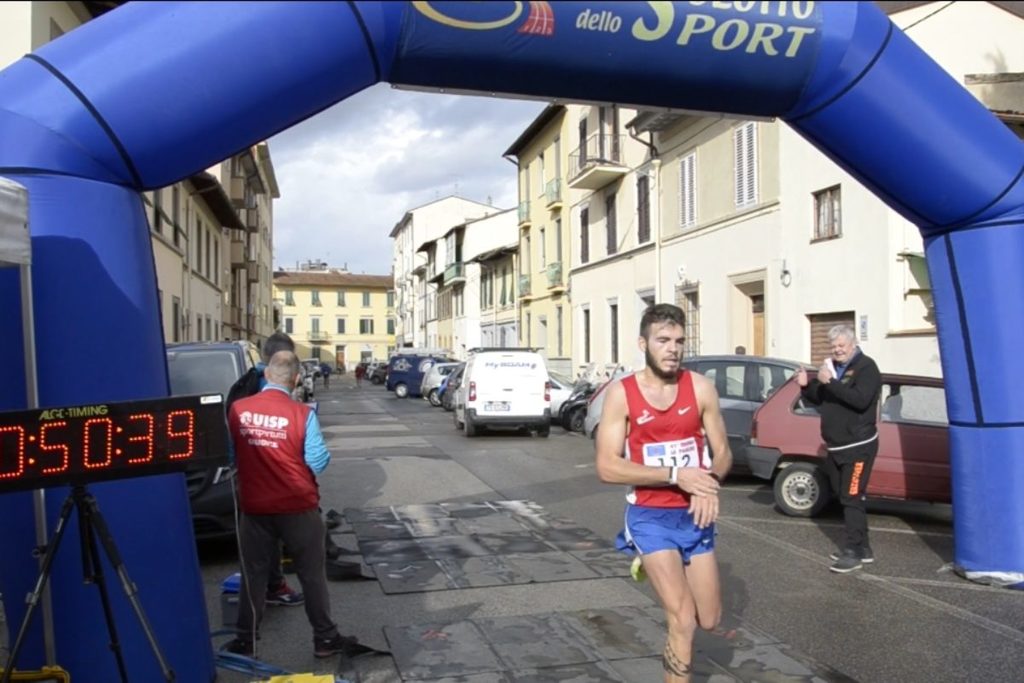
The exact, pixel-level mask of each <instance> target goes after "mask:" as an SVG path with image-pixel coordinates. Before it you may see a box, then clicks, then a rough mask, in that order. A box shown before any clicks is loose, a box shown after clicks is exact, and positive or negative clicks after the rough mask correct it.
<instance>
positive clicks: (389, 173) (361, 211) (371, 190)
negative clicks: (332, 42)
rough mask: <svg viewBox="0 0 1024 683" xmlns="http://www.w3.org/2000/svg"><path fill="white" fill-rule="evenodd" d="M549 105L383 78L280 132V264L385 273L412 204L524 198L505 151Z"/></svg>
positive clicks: (273, 148) (274, 151)
mask: <svg viewBox="0 0 1024 683" xmlns="http://www.w3.org/2000/svg"><path fill="white" fill-rule="evenodd" d="M543 108H544V103H542V102H526V101H517V100H508V99H497V98H491V97H462V96H456V95H438V94H433V93H421V92H409V91H404V90H395V89H392V88H391V86H389V85H387V84H379V85H376V86H374V87H372V88H369V89H367V90H364V91H363V92H361V93H359V94H357V95H354V96H352V97H350V98H348V99H347V100H345V101H344V102H341V103H339V104H337V105H335V106H334V107H332V108H330V109H328V110H326V111H324V112H322V113H320V114H318V115H317V116H315V117H313V118H311V119H309V120H307V121H305V122H303V123H301V124H299V125H297V126H295V127H294V128H291V129H289V130H287V131H284V132H283V133H281V134H279V135H277V136H275V137H273V138H271V140H270V154H271V157H272V159H273V162H274V170H275V173H276V174H277V180H278V185H279V186H280V188H281V198H280V199H278V200H277V202H276V203H275V207H274V267H275V268H294V267H295V264H296V262H297V261H306V260H310V259H318V258H319V259H323V260H325V261H327V262H328V263H329V264H330V265H331V266H337V267H341V266H344V265H345V264H348V269H349V270H350V271H352V272H353V273H368V274H374V275H386V274H388V273H389V272H390V271H391V239H390V238H389V237H388V235H389V234H390V232H391V230H392V228H394V226H395V223H397V222H398V221H399V220H400V219H401V218H402V216H403V215H404V214H405V212H406V211H407V210H409V209H412V208H415V207H417V206H420V205H422V204H426V203H428V202H431V201H433V200H434V199H438V198H441V197H446V196H448V195H451V194H458V195H459V196H461V197H465V198H466V199H472V200H475V201H479V202H487V201H488V198H490V200H491V202H492V204H493V205H495V206H497V207H499V208H502V209H507V208H511V207H513V206H515V204H516V169H515V166H514V165H513V164H511V163H509V162H508V161H506V160H505V159H503V158H502V156H501V155H502V153H503V152H504V151H505V150H506V149H508V148H509V146H510V145H511V144H512V143H513V142H514V141H515V139H516V138H517V137H519V135H520V133H522V132H523V130H525V129H526V127H527V126H528V125H529V124H530V122H531V121H533V119H534V118H535V117H536V116H537V114H539V113H540V112H541V110H543Z"/></svg>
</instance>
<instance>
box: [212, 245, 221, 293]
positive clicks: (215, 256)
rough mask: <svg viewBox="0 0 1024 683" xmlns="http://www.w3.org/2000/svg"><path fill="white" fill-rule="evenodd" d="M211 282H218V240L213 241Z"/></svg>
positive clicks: (216, 283) (217, 283)
mask: <svg viewBox="0 0 1024 683" xmlns="http://www.w3.org/2000/svg"><path fill="white" fill-rule="evenodd" d="M213 284H215V285H219V284H220V240H218V239H215V240H214V241H213Z"/></svg>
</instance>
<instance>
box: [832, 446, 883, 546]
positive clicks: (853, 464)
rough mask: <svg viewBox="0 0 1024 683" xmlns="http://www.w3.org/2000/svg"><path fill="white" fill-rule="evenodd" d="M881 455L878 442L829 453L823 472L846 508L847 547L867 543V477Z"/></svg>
mask: <svg viewBox="0 0 1024 683" xmlns="http://www.w3.org/2000/svg"><path fill="white" fill-rule="evenodd" d="M877 454H878V439H875V440H874V441H872V442H870V443H866V444H864V445H863V446H854V447H853V448H846V449H843V450H839V451H829V452H828V457H826V458H825V463H824V467H823V469H824V471H825V474H826V475H827V476H828V480H829V483H830V484H831V485H832V491H833V492H834V493H835V495H836V496H837V497H838V498H839V502H840V503H841V504H842V506H843V522H844V524H845V526H846V547H847V548H864V547H867V546H868V545H869V543H868V513H867V505H866V504H865V500H866V498H867V496H866V492H867V488H868V478H869V477H870V476H871V468H872V467H873V466H874V464H875V456H876V455H877Z"/></svg>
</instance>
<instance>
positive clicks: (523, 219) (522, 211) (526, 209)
mask: <svg viewBox="0 0 1024 683" xmlns="http://www.w3.org/2000/svg"><path fill="white" fill-rule="evenodd" d="M529 222H530V200H529V199H524V200H523V201H521V202H519V223H520V225H522V224H523V223H529Z"/></svg>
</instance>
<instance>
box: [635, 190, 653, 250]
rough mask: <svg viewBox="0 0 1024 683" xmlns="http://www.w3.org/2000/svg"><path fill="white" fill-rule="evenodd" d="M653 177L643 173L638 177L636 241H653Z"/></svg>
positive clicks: (639, 242)
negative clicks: (651, 203)
mask: <svg viewBox="0 0 1024 683" xmlns="http://www.w3.org/2000/svg"><path fill="white" fill-rule="evenodd" d="M650 202H651V179H650V177H648V176H647V175H644V174H641V175H638V176H637V178H636V226H637V227H636V241H637V243H638V244H644V243H645V242H650V241H651V205H650Z"/></svg>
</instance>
